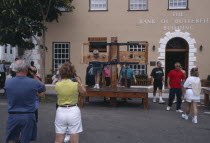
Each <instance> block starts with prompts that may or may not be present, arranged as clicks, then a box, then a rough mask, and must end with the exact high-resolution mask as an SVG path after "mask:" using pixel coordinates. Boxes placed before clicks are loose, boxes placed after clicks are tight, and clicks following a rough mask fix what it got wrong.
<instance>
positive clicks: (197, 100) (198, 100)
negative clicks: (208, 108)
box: [186, 99, 200, 103]
mask: <svg viewBox="0 0 210 143" xmlns="http://www.w3.org/2000/svg"><path fill="white" fill-rule="evenodd" d="M186 101H187V102H190V103H191V102H200V99H186Z"/></svg>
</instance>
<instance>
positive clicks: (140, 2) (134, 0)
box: [130, 0, 147, 10]
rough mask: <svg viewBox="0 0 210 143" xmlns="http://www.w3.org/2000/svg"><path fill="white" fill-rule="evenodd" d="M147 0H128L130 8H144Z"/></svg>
mask: <svg viewBox="0 0 210 143" xmlns="http://www.w3.org/2000/svg"><path fill="white" fill-rule="evenodd" d="M146 9H147V0H130V10H146Z"/></svg>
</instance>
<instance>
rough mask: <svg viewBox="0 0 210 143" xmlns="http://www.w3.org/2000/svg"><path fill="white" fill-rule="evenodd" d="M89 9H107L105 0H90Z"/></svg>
mask: <svg viewBox="0 0 210 143" xmlns="http://www.w3.org/2000/svg"><path fill="white" fill-rule="evenodd" d="M90 3H91V4H90V10H107V0H90Z"/></svg>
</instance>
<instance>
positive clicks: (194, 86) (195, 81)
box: [182, 67, 201, 123]
mask: <svg viewBox="0 0 210 143" xmlns="http://www.w3.org/2000/svg"><path fill="white" fill-rule="evenodd" d="M190 75H191V76H190V77H188V78H187V80H186V81H185V83H184V88H185V89H186V95H185V96H186V101H187V107H186V113H185V114H182V118H184V119H185V120H188V115H189V113H190V108H191V104H192V105H193V112H194V117H193V119H192V122H193V123H198V120H197V118H198V107H197V103H198V102H200V93H201V80H200V78H199V72H198V68H197V67H196V68H192V69H191V71H190Z"/></svg>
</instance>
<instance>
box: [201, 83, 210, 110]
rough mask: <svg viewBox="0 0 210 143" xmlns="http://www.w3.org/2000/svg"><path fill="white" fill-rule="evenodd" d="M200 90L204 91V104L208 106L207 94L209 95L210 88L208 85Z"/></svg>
mask: <svg viewBox="0 0 210 143" xmlns="http://www.w3.org/2000/svg"><path fill="white" fill-rule="evenodd" d="M202 91H203V93H204V105H205V106H209V105H210V104H209V103H210V101H209V95H210V88H209V87H203V88H202Z"/></svg>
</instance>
